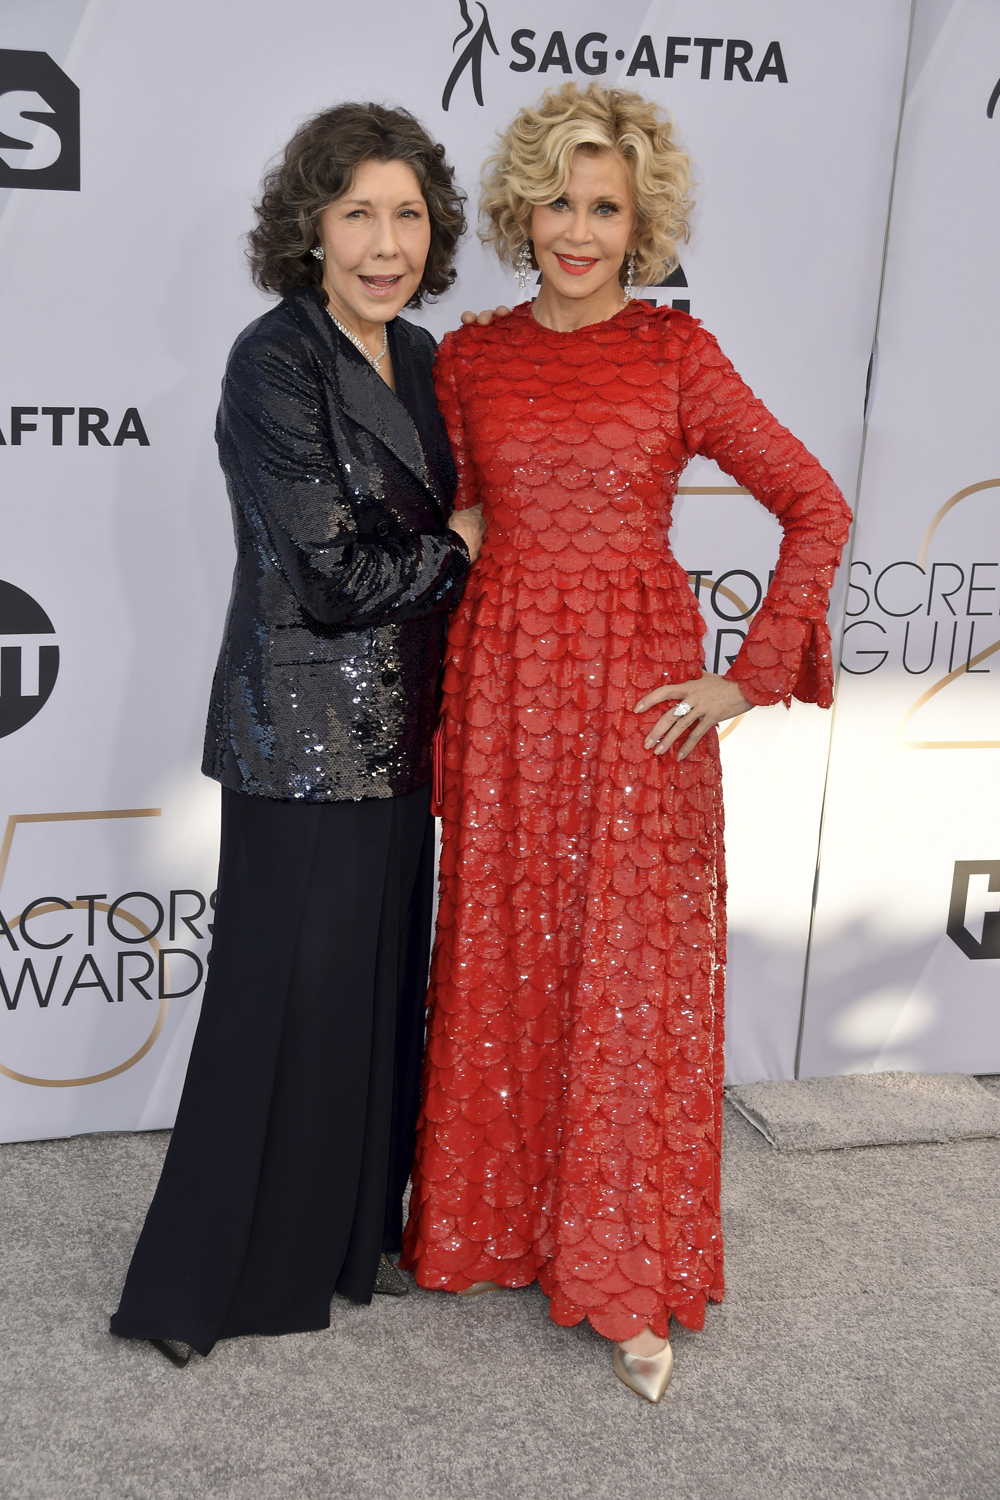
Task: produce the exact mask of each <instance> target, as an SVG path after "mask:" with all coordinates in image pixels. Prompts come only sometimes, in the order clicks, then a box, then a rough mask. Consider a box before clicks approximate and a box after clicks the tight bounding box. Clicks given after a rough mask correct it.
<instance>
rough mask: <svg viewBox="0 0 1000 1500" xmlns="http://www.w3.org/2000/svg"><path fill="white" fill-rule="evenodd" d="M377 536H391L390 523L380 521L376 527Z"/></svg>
mask: <svg viewBox="0 0 1000 1500" xmlns="http://www.w3.org/2000/svg"><path fill="white" fill-rule="evenodd" d="M375 535H376V536H388V535H389V522H388V521H379V523H378V525H377V526H376V527H375Z"/></svg>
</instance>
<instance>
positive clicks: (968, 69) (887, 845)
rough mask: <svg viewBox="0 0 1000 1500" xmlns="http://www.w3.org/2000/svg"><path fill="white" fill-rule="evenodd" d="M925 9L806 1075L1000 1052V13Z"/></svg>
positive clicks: (989, 1065)
mask: <svg viewBox="0 0 1000 1500" xmlns="http://www.w3.org/2000/svg"><path fill="white" fill-rule="evenodd" d="M918 20H919V23H920V24H919V27H918V28H917V29H916V30H915V33H914V45H913V53H912V57H911V65H910V72H909V87H908V94H907V100H906V108H905V113H904V117H903V130H902V137H901V140H900V152H899V169H898V172H897V177H896V188H895V196H894V203H893V212H892V227H891V233H890V238H889V253H888V260H887V266H886V284H885V295H884V298H883V304H882V316H881V323H880V327H879V336H878V371H877V377H876V381H875V388H874V391H873V395H872V401H871V408H870V412H869V431H868V440H867V445H866V450H865V460H864V472H863V477H862V486H861V496H860V504H859V509H858V524H857V528H856V534H855V540H854V554H853V559H854V560H853V569H852V578H853V582H854V584H855V587H854V588H853V589H852V590H851V597H850V601H849V603H848V610H849V614H850V620H849V625H850V627H851V628H850V630H849V632H848V635H847V642H846V646H845V652H844V663H845V666H846V667H848V668H849V669H850V670H849V671H845V672H844V673H843V674H842V677H841V681H840V686H839V689H838V695H837V707H836V717H835V727H834V735H833V754H832V759H831V767H830V779H829V786H828V793H827V813H826V823H825V830H824V836H823V849H822V862H821V870H820V882H819V895H818V904H817V909H816V923H815V929H814V934H813V943H812V951H811V957H810V983H809V991H808V1003H807V1006H806V1010H805V1025H804V1029H803V1046H802V1057H801V1071H802V1073H803V1075H804V1076H805V1075H808V1074H812V1073H823V1074H827V1073H839V1072H860V1071H865V1070H867V1069H889V1068H902V1069H913V1070H916V1071H927V1072H947V1071H951V1070H955V1071H962V1072H980V1073H995V1072H998V1071H1000V916H997V915H996V913H997V910H998V908H1000V824H998V816H997V808H998V798H997V784H998V775H1000V655H998V654H997V652H998V651H1000V622H998V618H997V617H998V613H1000V525H998V522H997V517H998V513H1000V428H998V421H997V409H998V407H997V396H998V381H997V373H996V372H997V349H998V347H1000V301H998V298H997V245H998V243H1000V205H998V197H997V192H996V182H997V172H998V168H1000V109H998V105H997V100H998V96H1000V83H998V78H1000V8H998V7H997V5H996V4H995V3H992V0H938V3H936V4H930V5H927V6H925V7H923V9H922V12H919V13H918ZM991 100H992V102H993V108H994V114H993V117H992V118H991V117H990V115H989V114H988V109H989V105H990V102H991ZM942 194H943V195H944V196H943V197H942ZM939 276H940V281H938V277H939ZM932 280H933V281H934V282H936V283H937V284H935V285H933V287H932V285H931V282H932Z"/></svg>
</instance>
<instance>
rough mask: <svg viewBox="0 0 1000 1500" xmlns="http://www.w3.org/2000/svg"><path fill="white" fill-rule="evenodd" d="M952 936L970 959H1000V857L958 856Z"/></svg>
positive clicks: (950, 912) (950, 921) (950, 914)
mask: <svg viewBox="0 0 1000 1500" xmlns="http://www.w3.org/2000/svg"><path fill="white" fill-rule="evenodd" d="M948 936H949V937H950V938H951V940H952V942H953V943H957V945H958V946H959V948H961V950H962V952H963V953H964V954H965V956H966V958H1000V859H957V860H956V861H955V878H954V880H953V881H952V884H951V905H950V907H949V909H948Z"/></svg>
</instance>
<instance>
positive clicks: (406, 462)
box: [287, 287, 444, 511]
mask: <svg viewBox="0 0 1000 1500" xmlns="http://www.w3.org/2000/svg"><path fill="white" fill-rule="evenodd" d="M287 300H288V301H289V303H290V304H291V307H292V311H293V313H294V314H295V318H296V320H297V322H298V323H299V325H300V327H301V328H302V329H303V331H304V332H305V333H306V334H307V335H308V337H309V339H310V341H311V342H312V343H313V345H314V346H315V347H316V348H317V349H318V350H319V352H320V354H321V355H322V357H323V361H324V364H325V365H326V367H327V369H328V370H329V372H330V377H331V379H332V381H333V384H334V385H335V386H336V389H337V394H338V396H339V398H340V407H341V409H342V411H343V412H344V415H345V416H347V417H349V418H350V420H351V421H352V422H356V423H357V425H358V426H359V427H364V428H365V429H366V431H368V432H370V433H371V434H372V435H373V437H376V438H378V440H379V442H380V443H382V444H384V445H385V447H386V448H388V450H389V452H390V453H391V454H392V455H393V457H394V458H397V459H398V460H399V462H400V463H401V464H402V465H403V467H404V468H406V469H408V470H409V471H410V473H411V474H412V475H413V476H414V478H415V479H417V480H419V482H420V484H422V485H423V487H424V489H425V490H426V491H427V492H428V494H429V495H430V496H431V498H432V499H433V500H434V502H435V504H436V505H437V506H438V508H439V509H440V510H442V511H443V509H444V507H443V503H442V497H441V496H440V495H439V494H438V490H437V486H436V485H435V483H434V480H433V478H432V476H431V472H430V470H429V468H428V465H427V459H426V456H425V454H424V450H423V448H422V447H421V445H420V439H419V437H418V436H417V429H416V427H415V425H414V423H413V419H412V418H411V416H410V414H409V412H408V411H407V410H406V407H405V406H404V405H403V403H402V402H401V401H400V400H398V398H397V397H396V396H395V395H394V394H393V392H392V391H391V390H390V389H389V387H388V386H387V385H386V383H385V381H384V380H383V379H382V377H381V376H380V375H379V374H378V373H377V372H376V371H375V370H373V369H372V367H371V365H369V364H368V363H367V362H366V361H365V359H364V356H363V355H361V354H358V355H357V358H355V357H354V356H355V353H356V352H357V351H355V350H354V349H353V348H351V349H350V351H348V350H347V349H346V348H345V345H346V344H347V340H346V339H345V338H344V337H343V335H342V334H340V333H339V332H338V331H337V329H336V327H335V326H334V323H333V320H332V319H331V317H330V314H329V313H328V312H327V310H326V308H325V307H324V306H323V304H322V303H321V301H320V299H319V296H318V294H317V293H316V292H315V291H314V290H313V288H312V287H302V288H300V289H299V290H297V291H296V292H293V293H291V294H290V296H289V297H288V299H287Z"/></svg>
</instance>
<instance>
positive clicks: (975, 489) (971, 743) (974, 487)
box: [896, 479, 1000, 750]
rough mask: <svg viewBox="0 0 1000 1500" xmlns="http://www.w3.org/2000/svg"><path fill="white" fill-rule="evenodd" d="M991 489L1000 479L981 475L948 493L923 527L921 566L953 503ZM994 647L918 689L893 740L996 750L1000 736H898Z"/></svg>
mask: <svg viewBox="0 0 1000 1500" xmlns="http://www.w3.org/2000/svg"><path fill="white" fill-rule="evenodd" d="M994 489H1000V479H982V480H980V482H979V483H978V484H970V485H966V487H965V489H964V490H959V491H958V493H957V494H954V495H952V496H951V498H950V499H949V500H946V501H945V503H944V504H943V505H942V507H941V509H940V510H939V511H938V512H937V514H936V515H935V516H934V518H933V520H932V521H931V523H930V525H929V526H928V528H927V530H926V531H925V533H924V539H923V541H922V542H921V544H920V552H919V554H918V556H917V563H918V564H919V566H920V567H921V568H922V567H923V566H924V563H925V562H926V561H927V554H928V552H929V551H930V545H931V541H932V540H933V537H934V533H935V532H936V531H937V529H938V527H939V526H940V524H941V522H942V521H943V520H944V518H945V516H946V515H947V514H948V512H949V511H950V510H954V508H955V506H956V505H959V504H960V503H961V502H962V501H963V500H966V499H968V497H969V496H970V495H976V494H978V493H979V492H980V491H981V490H994ZM997 651H1000V641H994V642H993V644H992V646H985V647H984V648H983V650H982V651H978V652H977V653H976V655H975V656H973V657H972V658H970V660H969V661H968V662H966V663H963V665H962V666H960V667H956V668H955V670H954V671H953V672H948V673H947V674H946V675H945V676H944V677H941V678H940V679H939V680H938V681H937V682H935V683H933V684H932V686H931V687H929V688H928V689H927V690H926V692H923V693H921V695H920V697H919V698H917V699H916V700H915V702H913V703H911V704H910V707H909V708H908V709H907V710H906V713H905V714H904V715H903V717H902V718H901V719H900V721H899V727H898V728H897V730H896V737H897V740H898V741H899V743H900V745H901V746H902V748H903V749H904V750H1000V740H904V739H902V738H901V736H902V734H903V730H904V729H905V728H906V726H907V724H909V722H910V720H911V719H912V718H913V716H914V714H915V713H917V711H918V710H919V709H921V708H923V706H924V704H925V703H927V702H929V700H930V699H931V698H933V697H934V696H935V695H936V694H937V693H940V692H943V691H944V689H945V688H946V687H948V686H949V685H950V684H951V683H953V682H955V681H956V679H957V678H959V677H962V676H964V675H965V673H966V672H967V671H968V669H969V667H978V665H979V663H980V662H981V661H985V660H986V658H987V657H988V656H993V655H994V653H995V652H997Z"/></svg>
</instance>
